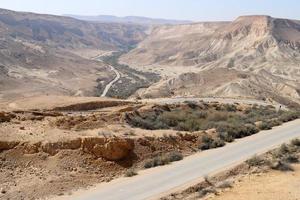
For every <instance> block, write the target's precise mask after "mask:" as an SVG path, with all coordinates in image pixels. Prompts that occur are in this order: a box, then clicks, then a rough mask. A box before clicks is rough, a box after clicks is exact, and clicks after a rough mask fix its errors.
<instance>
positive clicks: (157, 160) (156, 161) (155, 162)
mask: <svg viewBox="0 0 300 200" xmlns="http://www.w3.org/2000/svg"><path fill="white" fill-rule="evenodd" d="M182 159H183V155H182V154H181V153H180V152H170V153H167V154H164V155H160V156H156V157H154V158H152V159H148V160H146V161H145V163H144V168H146V169H148V168H152V167H157V166H162V165H167V164H169V163H171V162H175V161H179V160H182Z"/></svg>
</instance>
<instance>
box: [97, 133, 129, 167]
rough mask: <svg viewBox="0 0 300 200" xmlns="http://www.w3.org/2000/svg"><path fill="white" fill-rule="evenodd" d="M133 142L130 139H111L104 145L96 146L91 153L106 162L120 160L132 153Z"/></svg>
mask: <svg viewBox="0 0 300 200" xmlns="http://www.w3.org/2000/svg"><path fill="white" fill-rule="evenodd" d="M133 149H134V141H133V140H131V139H121V138H112V139H109V140H108V141H107V142H106V143H105V144H104V145H100V144H96V145H95V146H94V148H93V153H94V154H95V155H96V156H97V157H102V158H104V159H107V160H111V161H117V160H122V159H124V158H126V157H128V155H129V154H130V153H131V152H132V151H133Z"/></svg>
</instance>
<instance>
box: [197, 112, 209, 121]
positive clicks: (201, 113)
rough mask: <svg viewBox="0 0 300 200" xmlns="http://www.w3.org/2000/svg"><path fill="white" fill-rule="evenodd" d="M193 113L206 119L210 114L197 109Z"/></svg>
mask: <svg viewBox="0 0 300 200" xmlns="http://www.w3.org/2000/svg"><path fill="white" fill-rule="evenodd" d="M193 114H194V115H195V116H196V117H197V118H200V119H205V118H206V117H207V116H208V113H207V112H206V111H195V112H194V113H193Z"/></svg>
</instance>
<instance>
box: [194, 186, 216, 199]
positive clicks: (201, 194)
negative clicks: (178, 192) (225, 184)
mask: <svg viewBox="0 0 300 200" xmlns="http://www.w3.org/2000/svg"><path fill="white" fill-rule="evenodd" d="M216 193H217V190H216V189H215V188H214V187H212V186H210V187H207V188H203V189H202V188H201V189H199V190H198V197H199V198H202V197H204V196H206V195H208V194H216Z"/></svg>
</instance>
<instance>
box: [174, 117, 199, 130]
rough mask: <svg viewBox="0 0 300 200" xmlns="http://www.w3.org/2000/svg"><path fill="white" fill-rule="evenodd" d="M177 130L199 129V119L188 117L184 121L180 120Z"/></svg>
mask: <svg viewBox="0 0 300 200" xmlns="http://www.w3.org/2000/svg"><path fill="white" fill-rule="evenodd" d="M176 130H178V131H198V130H199V121H198V120H197V119H194V118H188V119H187V120H186V121H184V122H180V123H179V124H178V125H177V127H176Z"/></svg>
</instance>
